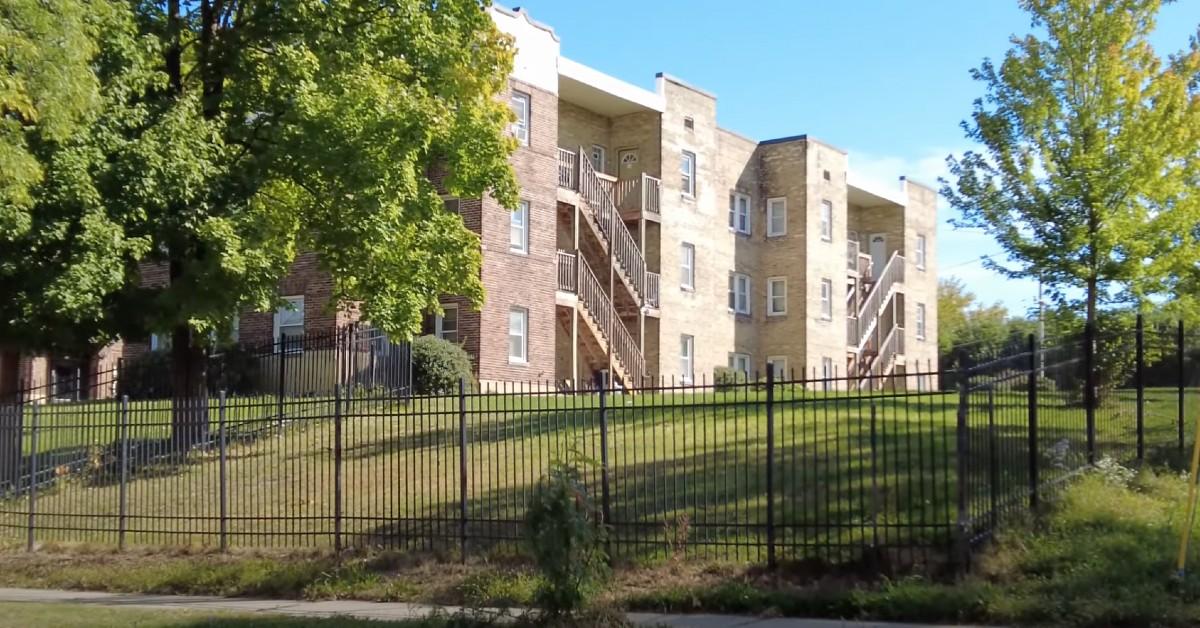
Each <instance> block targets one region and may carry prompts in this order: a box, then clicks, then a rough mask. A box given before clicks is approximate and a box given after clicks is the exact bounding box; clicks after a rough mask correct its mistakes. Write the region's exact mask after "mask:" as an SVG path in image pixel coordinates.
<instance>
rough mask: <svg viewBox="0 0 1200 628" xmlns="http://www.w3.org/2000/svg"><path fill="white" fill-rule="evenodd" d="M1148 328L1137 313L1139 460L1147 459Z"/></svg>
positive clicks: (1136, 379) (1135, 373) (1135, 376)
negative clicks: (1146, 344)
mask: <svg viewBox="0 0 1200 628" xmlns="http://www.w3.org/2000/svg"><path fill="white" fill-rule="evenodd" d="M1145 341H1146V329H1145V321H1144V320H1143V318H1142V315H1141V314H1138V315H1137V332H1136V334H1135V342H1136V343H1137V356H1136V359H1137V364H1136V366H1135V370H1134V382H1135V384H1136V387H1137V460H1138V463H1141V462H1144V461H1145V460H1146V408H1145V406H1146V347H1145Z"/></svg>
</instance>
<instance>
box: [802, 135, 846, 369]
mask: <svg viewBox="0 0 1200 628" xmlns="http://www.w3.org/2000/svg"><path fill="white" fill-rule="evenodd" d="M808 150H809V158H808V161H807V166H808V167H807V176H808V185H807V189H808V199H807V203H806V205H807V207H806V212H805V221H804V222H805V228H806V231H807V233H806V234H805V241H806V242H807V246H808V250H807V252H806V255H805V257H804V258H803V259H804V260H805V261H806V263H805V277H806V280H805V286H804V293H803V294H804V298H805V300H806V302H807V304H808V305H807V308H806V310H807V311H806V312H805V318H804V320H805V322H806V323H807V325H808V330H807V342H806V343H805V347H804V365H805V366H806V367H807V368H808V371H809V373H812V371H813V369H814V368H815V369H816V372H817V374H818V376H820V375H821V372H822V371H821V368H822V360H824V359H825V358H828V359H830V360H832V362H833V368H834V374H835V375H838V376H843V375H845V373H846V317H847V312H846V299H845V296H846V231H847V215H848V208H847V198H846V197H847V188H846V153H844V152H842V151H840V150H838V149H836V148H833V147H830V146H828V145H825V144H822V143H820V142H817V141H813V140H808ZM826 172H828V173H829V177H828V179H827V178H826V176H825V173H826ZM824 201H830V202H831V203H832V204H833V227H832V238H831V239H829V240H826V239H824V238H823V237H822V235H821V230H820V221H821V204H822V202H824ZM822 280H829V281H830V282H831V283H832V285H833V293H832V297H833V298H832V301H833V303H832V310H833V316H832V317H831V318H823V317H822V315H821V281H822Z"/></svg>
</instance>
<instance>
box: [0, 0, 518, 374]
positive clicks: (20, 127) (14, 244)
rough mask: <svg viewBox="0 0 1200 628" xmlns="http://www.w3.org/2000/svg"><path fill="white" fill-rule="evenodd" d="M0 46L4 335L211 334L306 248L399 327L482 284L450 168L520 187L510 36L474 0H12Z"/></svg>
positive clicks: (401, 332)
mask: <svg viewBox="0 0 1200 628" xmlns="http://www.w3.org/2000/svg"><path fill="white" fill-rule="evenodd" d="M47 41H54V42H56V45H53V46H51V45H45V42H47ZM0 64H3V65H5V66H6V67H7V68H8V69H9V72H8V74H7V76H6V77H5V78H3V79H0V170H2V171H3V172H4V176H3V178H2V179H0V292H3V293H4V294H5V299H4V300H3V301H2V302H0V320H4V321H6V322H8V321H12V324H11V325H7V324H6V325H5V326H4V334H5V338H3V340H6V341H11V342H17V343H19V344H21V345H24V346H37V347H46V346H58V345H70V346H81V345H94V344H99V343H103V342H106V341H108V340H110V339H111V338H113V337H115V336H117V335H124V336H126V337H144V336H145V335H147V333H148V332H152V331H159V332H161V331H167V330H171V331H172V332H173V333H174V332H178V331H179V330H183V333H184V335H183V338H184V339H185V340H186V339H187V338H188V337H189V336H190V337H191V339H192V340H191V343H192V344H194V345H202V344H205V343H206V342H207V338H208V336H209V334H208V332H209V331H213V330H216V331H219V332H220V331H224V330H225V329H226V328H228V327H229V325H230V324H231V319H232V317H233V315H234V313H235V312H237V311H238V310H239V309H243V308H252V309H260V310H266V309H270V308H273V307H275V306H276V305H277V303H278V295H277V293H276V286H277V283H278V281H279V279H280V278H281V277H282V276H283V275H284V274H285V273H286V272H287V270H288V267H289V264H290V263H291V262H292V261H293V260H294V259H295V257H296V255H297V254H298V253H299V252H301V251H311V252H314V253H316V254H317V258H318V259H319V263H320V265H321V267H322V269H323V270H325V271H328V272H329V273H330V274H331V275H332V278H333V283H334V286H333V293H334V300H335V301H336V302H337V303H339V304H344V303H349V302H354V303H359V304H360V307H361V311H362V313H363V316H364V317H365V318H367V319H369V320H370V321H371V322H372V323H373V324H374V325H376V326H378V327H380V328H381V329H383V330H384V331H386V332H387V333H388V334H389V335H392V336H395V337H398V338H402V337H407V336H411V335H412V334H413V333H415V332H416V331H417V330H418V329H419V325H420V321H421V317H422V314H423V313H424V312H425V311H427V310H429V309H430V308H432V307H435V306H436V304H437V299H438V296H439V295H440V294H443V293H447V292H451V293H457V294H462V295H464V296H466V297H468V298H469V299H471V300H473V301H474V302H476V303H478V302H479V301H480V300H481V299H482V296H483V295H482V287H481V285H480V279H479V264H480V254H479V246H478V239H477V237H476V236H475V234H473V233H472V232H470V231H469V230H468V229H466V227H465V226H464V225H463V222H462V220H461V218H460V217H458V216H457V215H455V214H452V213H450V212H447V211H446V210H445V209H444V208H443V203H442V200H441V198H440V197H439V189H438V186H437V183H438V182H440V183H441V184H442V185H443V186H444V188H445V190H446V191H447V192H449V193H451V194H453V195H456V196H460V197H478V196H481V195H483V194H486V193H490V194H491V195H492V196H493V197H495V198H496V199H497V200H498V201H499V202H500V203H501V204H503V205H505V206H512V205H515V204H516V183H515V179H514V177H513V174H512V171H511V168H510V166H509V165H508V157H509V155H510V154H511V151H512V150H513V148H514V146H515V143H514V141H513V140H512V139H511V138H510V137H508V136H507V134H506V133H505V127H506V125H507V124H508V123H509V120H510V116H511V113H510V112H509V111H508V108H507V106H506V105H505V103H504V102H503V100H502V99H501V98H499V95H500V94H501V93H502V91H503V90H504V89H505V86H506V80H507V76H508V74H509V72H510V70H511V67H512V49H511V45H510V43H509V41H508V39H507V37H506V36H504V35H502V34H501V33H500V32H499V31H498V30H497V29H496V28H495V25H494V24H493V23H492V21H491V19H490V16H489V15H488V13H487V12H486V11H484V10H483V5H482V4H481V2H480V0H444V1H439V2H436V3H430V2H425V1H423V0H386V1H385V2H368V1H365V0H334V1H327V0H285V1H284V2H282V3H279V2H261V1H259V0H168V1H167V2H165V3H128V2H122V1H120V0H86V1H85V0H56V1H55V2H49V3H47V2H38V1H35V0H15V2H9V3H5V5H4V8H3V9H0ZM435 173H444V175H445V176H444V177H443V176H441V174H435ZM147 264H148V265H149V266H150V267H154V266H157V267H158V268H160V269H162V270H163V271H165V274H167V275H168V276H169V282H166V283H163V284H158V285H143V282H142V274H141V273H142V270H143V269H145V268H146V267H147V266H146V265H147ZM139 265H141V266H139ZM178 339H179V336H178V335H176V342H175V347H174V350H175V351H176V352H177V353H179V352H188V351H191V350H192V347H189V346H186V345H188V344H189V343H186V342H185V343H180V342H178ZM192 355H197V354H195V352H193V353H192Z"/></svg>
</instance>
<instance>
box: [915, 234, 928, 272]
mask: <svg viewBox="0 0 1200 628" xmlns="http://www.w3.org/2000/svg"><path fill="white" fill-rule="evenodd" d="M928 245H929V241H928V240H927V239H926V238H925V234H924V233H918V234H917V250H916V253H915V254H914V255H913V261H914V262H915V263H916V265H917V270H925V258H926V255H927V254H928V251H927V247H928Z"/></svg>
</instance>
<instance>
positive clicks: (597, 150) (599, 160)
mask: <svg viewBox="0 0 1200 628" xmlns="http://www.w3.org/2000/svg"><path fill="white" fill-rule="evenodd" d="M607 163H608V149H607V148H605V147H603V146H601V145H599V144H592V168H594V169H595V170H596V172H604V171H605V170H604V165H605V164H607Z"/></svg>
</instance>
